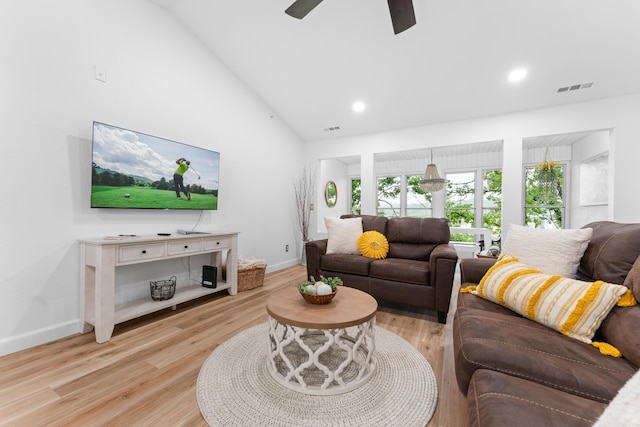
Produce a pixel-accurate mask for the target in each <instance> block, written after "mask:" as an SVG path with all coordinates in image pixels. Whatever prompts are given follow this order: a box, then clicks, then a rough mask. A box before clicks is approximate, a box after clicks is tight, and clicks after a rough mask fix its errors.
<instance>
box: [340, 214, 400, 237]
mask: <svg viewBox="0 0 640 427" xmlns="http://www.w3.org/2000/svg"><path fill="white" fill-rule="evenodd" d="M340 218H362V231H371V230H373V231H377V232H378V233H382V234H384V235H386V234H387V221H388V219H387V217H385V216H377V215H354V214H345V215H341V216H340Z"/></svg>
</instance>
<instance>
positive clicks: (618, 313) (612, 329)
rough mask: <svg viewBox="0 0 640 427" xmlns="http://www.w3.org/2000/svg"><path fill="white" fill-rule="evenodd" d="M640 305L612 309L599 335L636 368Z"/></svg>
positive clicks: (639, 359)
mask: <svg viewBox="0 0 640 427" xmlns="http://www.w3.org/2000/svg"><path fill="white" fill-rule="evenodd" d="M638 325H640V305H634V306H632V307H614V308H613V310H611V313H609V315H608V316H607V317H605V319H604V321H603V322H602V326H601V327H600V330H599V333H600V334H601V335H602V338H603V340H604V341H606V342H607V343H609V344H611V345H612V346H614V347H615V348H617V349H618V350H620V352H621V353H622V356H623V357H624V358H625V359H628V360H630V361H631V363H633V364H634V365H636V366H640V334H639V333H638Z"/></svg>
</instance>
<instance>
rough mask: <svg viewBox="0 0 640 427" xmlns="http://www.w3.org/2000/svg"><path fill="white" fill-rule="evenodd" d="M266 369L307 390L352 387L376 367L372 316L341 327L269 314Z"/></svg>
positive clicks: (339, 390) (331, 390) (318, 391)
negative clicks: (297, 322) (288, 320)
mask: <svg viewBox="0 0 640 427" xmlns="http://www.w3.org/2000/svg"><path fill="white" fill-rule="evenodd" d="M269 347H270V348H269V359H268V361H267V364H268V369H269V373H270V374H271V376H272V377H273V378H274V379H275V380H276V381H278V382H279V383H280V384H282V385H283V386H285V387H287V388H289V389H291V390H294V391H298V392H301V393H306V394H314V395H332V394H339V393H345V392H348V391H351V390H353V389H355V388H357V387H359V386H361V385H362V384H364V383H365V382H367V380H369V378H370V377H371V374H373V371H374V370H375V366H376V359H375V354H374V352H375V317H373V318H371V319H370V320H368V321H366V322H365V323H361V324H359V325H355V326H351V327H347V328H340V329H307V328H302V327H297V326H291V325H287V324H282V323H280V322H278V321H277V320H275V319H274V318H272V317H269Z"/></svg>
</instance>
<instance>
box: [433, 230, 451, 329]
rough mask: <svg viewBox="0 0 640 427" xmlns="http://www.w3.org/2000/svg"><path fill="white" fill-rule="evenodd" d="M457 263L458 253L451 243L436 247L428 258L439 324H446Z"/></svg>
mask: <svg viewBox="0 0 640 427" xmlns="http://www.w3.org/2000/svg"><path fill="white" fill-rule="evenodd" d="M457 263H458V253H457V252H456V249H455V248H454V247H453V244H451V243H444V244H440V245H438V246H436V247H435V248H434V249H433V251H432V252H431V255H430V256H429V268H430V270H431V276H430V278H429V280H430V283H431V285H432V286H433V287H434V288H435V291H436V301H435V309H436V311H437V312H438V321H439V322H440V323H445V322H446V315H447V313H448V311H449V303H450V302H451V291H452V290H453V279H454V276H455V274H456V264H457Z"/></svg>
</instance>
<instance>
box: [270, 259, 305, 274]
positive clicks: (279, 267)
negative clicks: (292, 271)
mask: <svg viewBox="0 0 640 427" xmlns="http://www.w3.org/2000/svg"><path fill="white" fill-rule="evenodd" d="M299 264H300V260H299V259H291V260H288V261H284V262H280V263H278V264H273V265H267V269H266V270H265V272H266V273H273V272H274V271H278V270H282V269H283V268H288V267H293V266H294V265H299Z"/></svg>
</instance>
